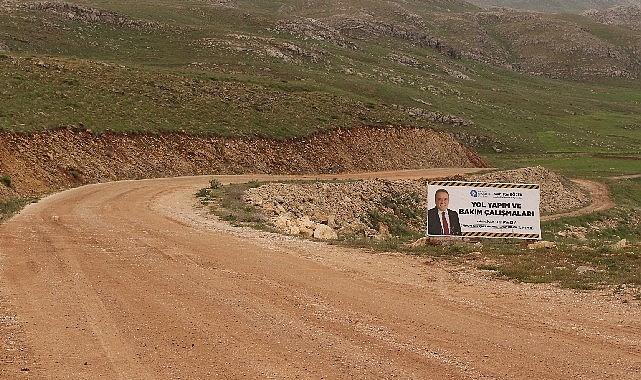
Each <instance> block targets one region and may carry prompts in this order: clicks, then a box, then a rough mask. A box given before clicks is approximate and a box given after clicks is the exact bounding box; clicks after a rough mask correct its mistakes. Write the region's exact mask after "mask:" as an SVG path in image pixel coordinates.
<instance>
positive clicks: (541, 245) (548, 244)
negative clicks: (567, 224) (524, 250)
mask: <svg viewBox="0 0 641 380" xmlns="http://www.w3.org/2000/svg"><path fill="white" fill-rule="evenodd" d="M527 247H528V248H529V249H540V248H548V249H549V248H556V243H555V242H552V241H545V240H541V241H537V242H535V243H530V244H528V245H527Z"/></svg>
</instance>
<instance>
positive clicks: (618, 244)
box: [610, 239, 628, 250]
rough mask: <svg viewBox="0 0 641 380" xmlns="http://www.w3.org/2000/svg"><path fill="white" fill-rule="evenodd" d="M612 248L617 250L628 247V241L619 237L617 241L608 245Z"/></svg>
mask: <svg viewBox="0 0 641 380" xmlns="http://www.w3.org/2000/svg"><path fill="white" fill-rule="evenodd" d="M610 247H611V248H612V249H615V250H619V249H624V248H626V247H628V241H627V240H626V239H621V240H619V241H618V242H616V243H614V244H612V245H611V246H610Z"/></svg>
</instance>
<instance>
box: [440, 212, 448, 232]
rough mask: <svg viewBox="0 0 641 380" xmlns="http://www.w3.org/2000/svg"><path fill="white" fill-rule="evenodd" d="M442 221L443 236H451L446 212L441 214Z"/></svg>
mask: <svg viewBox="0 0 641 380" xmlns="http://www.w3.org/2000/svg"><path fill="white" fill-rule="evenodd" d="M441 216H442V219H443V235H449V234H450V226H448V225H447V219H446V218H445V211H443V213H441Z"/></svg>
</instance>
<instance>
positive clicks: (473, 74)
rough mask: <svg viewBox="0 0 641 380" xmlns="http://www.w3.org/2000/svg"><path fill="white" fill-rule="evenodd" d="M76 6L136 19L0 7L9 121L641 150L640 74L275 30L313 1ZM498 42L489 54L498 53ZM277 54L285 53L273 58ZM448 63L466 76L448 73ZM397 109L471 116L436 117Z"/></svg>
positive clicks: (480, 146)
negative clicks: (557, 74) (447, 136)
mask: <svg viewBox="0 0 641 380" xmlns="http://www.w3.org/2000/svg"><path fill="white" fill-rule="evenodd" d="M83 4H90V5H92V6H94V7H96V8H99V9H103V10H109V11H115V12H117V14H118V15H119V16H121V17H124V18H126V19H127V20H129V21H130V22H132V23H131V24H124V25H113V24H109V23H92V24H89V23H84V22H82V21H78V20H72V19H69V18H65V17H61V16H60V15H57V14H54V13H51V12H42V11H29V10H20V11H16V12H14V13H6V14H5V13H3V14H2V15H0V35H6V36H20V38H14V39H4V40H3V42H5V43H6V44H7V45H8V46H9V49H10V52H5V53H0V54H2V55H0V88H2V89H3V90H2V91H3V96H2V98H1V100H0V102H1V104H0V105H1V107H0V110H2V111H0V130H14V131H26V132H28V131H37V130H42V129H51V128H57V127H59V126H61V125H71V126H76V127H81V128H87V129H91V130H92V131H94V132H95V133H101V132H103V131H107V130H109V131H122V132H148V133H155V132H165V131H185V132H187V133H193V134H205V135H221V136H236V137H247V136H266V137H276V138H287V137H293V136H307V135H310V134H313V133H316V132H321V131H325V130H328V129H332V128H338V127H341V128H349V127H356V126H362V125H371V126H373V125H375V126H385V125H415V126H422V127H429V128H436V129H440V130H447V131H451V132H454V133H459V134H463V135H465V136H482V137H483V139H481V140H472V142H471V143H470V144H471V145H472V147H474V148H475V149H477V150H479V151H480V152H481V153H483V154H491V153H492V152H493V151H494V149H496V148H499V149H501V150H502V151H504V152H515V153H519V154H532V153H541V152H546V153H564V152H575V153H588V154H604V153H612V154H628V155H636V156H639V155H640V154H641V153H640V151H641V147H640V146H639V145H640V141H641V132H640V129H639V125H641V116H640V115H641V104H640V102H639V100H640V98H641V91H640V90H639V88H640V87H639V86H638V80H621V79H612V78H601V79H598V78H594V79H592V80H589V81H577V80H574V79H571V78H569V79H549V78H545V77H542V76H539V77H534V76H529V75H525V74H520V73H516V72H514V71H511V70H507V69H504V68H501V67H498V66H493V65H487V64H481V63H479V62H475V61H471V60H467V59H460V60H459V59H452V58H450V57H447V56H446V55H443V54H441V53H440V52H438V51H437V50H435V49H431V48H425V47H420V46H418V45H417V44H415V43H412V42H411V41H407V40H403V39H399V38H397V37H395V36H389V35H382V36H380V37H379V38H375V39H372V40H366V39H353V38H352V39H350V37H349V35H343V36H341V38H343V39H345V40H349V41H350V43H353V44H354V46H356V47H357V48H355V49H351V48H345V47H341V46H338V45H337V44H335V43H333V42H332V41H330V40H328V41H320V40H317V39H313V38H302V37H301V36H296V35H292V34H289V33H287V32H275V28H276V25H278V21H279V20H283V21H292V20H294V21H300V19H296V18H294V19H292V18H291V17H290V16H289V14H288V13H287V12H281V13H278V12H276V11H275V10H276V9H281V10H283V9H287V10H288V12H289V11H291V12H292V14H296V15H303V14H305V15H308V14H314V15H316V17H319V18H322V17H326V16H329V15H331V14H333V12H335V9H334V6H333V5H332V3H331V2H328V3H327V4H324V5H323V6H322V7H321V6H316V8H318V9H310V8H309V7H306V6H303V5H301V3H300V2H294V1H291V2H269V3H268V2H261V3H251V2H241V3H239V4H238V6H239V8H238V9H233V8H219V7H218V8H217V7H211V6H209V5H207V4H205V3H203V2H199V1H191V2H178V1H170V0H166V1H162V2H159V3H151V2H143V3H140V2H136V3H135V4H134V3H131V2H124V1H113V2H106V1H95V0H94V1H91V2H89V3H86V2H83ZM372 4H374V5H372ZM281 6H282V8H281ZM351 6H353V7H354V9H355V10H357V9H360V8H359V6H358V5H357V4H351ZM363 6H364V4H363ZM369 6H371V7H374V8H372V9H375V10H376V11H375V13H376V17H377V18H378V19H379V20H380V22H381V23H385V22H388V23H396V24H398V25H400V27H401V28H406V29H407V30H410V31H411V30H413V29H412V26H411V24H407V20H404V19H403V18H402V17H400V16H399V14H398V12H395V11H393V10H392V8H391V7H390V6H389V4H387V3H385V2H370V3H369ZM408 6H409V5H408ZM412 6H413V7H415V9H413V10H414V11H415V12H418V14H421V15H424V16H425V20H428V21H429V22H428V24H427V25H428V27H427V29H426V30H425V31H424V32H425V33H426V34H427V35H428V36H436V37H439V36H441V37H443V38H450V37H451V38H455V36H456V35H457V34H459V32H463V31H465V33H467V34H465V35H468V34H469V35H470V36H474V35H475V33H476V31H477V30H478V28H479V27H483V28H487V30H488V33H489V35H490V36H491V37H492V38H493V39H494V40H495V42H496V43H497V46H502V47H503V49H508V51H507V53H508V55H509V53H510V51H509V49H510V46H511V45H510V43H509V41H507V40H506V36H505V35H504V34H501V33H498V32H497V31H496V29H497V26H496V25H493V24H492V23H491V22H490V21H486V22H485V24H483V25H477V24H475V23H474V22H473V21H471V20H469V18H466V17H465V16H464V15H458V14H457V13H456V12H458V11H461V10H462V9H450V12H449V13H439V15H438V17H431V13H430V12H434V11H438V10H442V9H441V8H439V7H440V5H438V2H424V4H421V5H420V6H421V7H422V8H418V7H419V5H418V4H412ZM243 7H244V8H243ZM466 10H472V8H469V9H466ZM309 12H311V13H309ZM559 20H560V21H559ZM559 20H556V21H555V22H556V23H559V22H568V23H576V24H578V25H582V26H585V27H586V28H587V27H588V26H589V27H591V28H593V29H595V32H594V33H597V32H598V34H596V36H597V38H603V39H606V40H607V41H623V42H617V43H619V44H623V45H625V43H626V42H625V41H633V40H634V38H633V37H634V36H630V35H628V34H625V33H630V32H625V33H624V31H622V30H620V29H616V28H607V27H605V26H600V27H599V28H596V26H595V25H593V23H589V22H587V21H585V20H584V19H582V18H580V17H578V16H577V17H568V16H565V18H559ZM144 22H147V23H152V24H149V25H151V26H149V27H148V26H144V25H145V24H144ZM462 23H463V24H462ZM141 25H143V26H141ZM597 29H598V30H597ZM470 33H471V34H470ZM468 40H470V39H469V38H468ZM471 40H473V39H471ZM203 41H210V42H211V45H207V44H206V43H204V42H203ZM454 41H456V39H454ZM285 46H296V47H298V48H300V50H301V51H302V52H303V53H302V54H297V53H293V52H292V51H291V50H288V48H286V47H285ZM493 49H494V48H492V49H491V50H488V51H487V53H488V54H490V55H491V54H503V53H501V52H500V51H495V50H493ZM270 50H271V51H280V53H282V54H284V55H287V56H289V57H290V58H291V59H292V61H284V60H282V59H280V58H276V57H274V56H270V55H269V54H267V52H268V51H270ZM512 53H515V52H512ZM542 54H551V53H550V52H546V51H543V52H542ZM312 56H315V58H313V59H312ZM391 57H407V58H410V59H411V60H413V62H414V63H412V64H405V63H401V62H399V61H397V60H394V59H391ZM514 57H516V55H514V56H513V57H512V58H510V59H516V58H514ZM633 58H634V57H633ZM586 59H588V60H589V59H591V57H588V58H586ZM453 70H454V71H456V72H460V73H462V74H464V75H467V76H468V77H469V79H460V78H457V77H455V76H453V75H451V72H452V71H453ZM398 106H401V107H405V108H413V107H418V108H422V109H424V110H425V112H437V113H439V114H444V115H453V116H455V117H459V118H462V119H465V120H468V121H470V122H471V123H472V124H470V125H466V126H455V125H451V124H447V123H446V124H440V123H433V122H430V121H428V120H423V119H417V118H414V117H411V116H409V115H408V114H407V113H406V112H405V111H403V110H402V109H399V107H398ZM475 141H479V142H475ZM503 161H505V162H509V161H511V157H505V159H504V160H503Z"/></svg>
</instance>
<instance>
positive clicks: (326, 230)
mask: <svg viewBox="0 0 641 380" xmlns="http://www.w3.org/2000/svg"><path fill="white" fill-rule="evenodd" d="M314 238H316V239H321V240H332V239H338V234H337V233H336V231H334V229H332V227H330V226H328V225H325V224H317V225H316V228H315V229H314Z"/></svg>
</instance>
